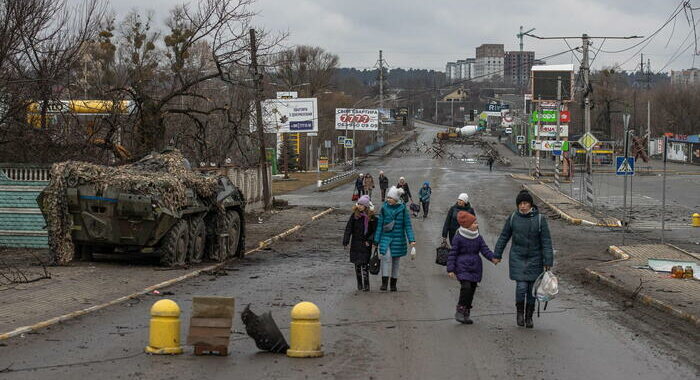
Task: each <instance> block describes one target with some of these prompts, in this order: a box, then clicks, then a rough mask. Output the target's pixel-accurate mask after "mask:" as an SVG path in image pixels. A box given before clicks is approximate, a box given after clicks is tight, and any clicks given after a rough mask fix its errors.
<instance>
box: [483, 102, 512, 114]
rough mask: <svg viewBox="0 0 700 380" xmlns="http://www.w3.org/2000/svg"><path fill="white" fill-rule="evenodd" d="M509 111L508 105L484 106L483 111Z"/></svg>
mask: <svg viewBox="0 0 700 380" xmlns="http://www.w3.org/2000/svg"><path fill="white" fill-rule="evenodd" d="M505 109H510V105H508V104H486V105H484V110H485V111H487V112H501V110H505Z"/></svg>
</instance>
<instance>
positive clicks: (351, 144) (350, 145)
mask: <svg viewBox="0 0 700 380" xmlns="http://www.w3.org/2000/svg"><path fill="white" fill-rule="evenodd" d="M343 145H345V149H353V148H354V147H355V144H354V140H353V139H348V138H346V139H345V141H344V142H343Z"/></svg>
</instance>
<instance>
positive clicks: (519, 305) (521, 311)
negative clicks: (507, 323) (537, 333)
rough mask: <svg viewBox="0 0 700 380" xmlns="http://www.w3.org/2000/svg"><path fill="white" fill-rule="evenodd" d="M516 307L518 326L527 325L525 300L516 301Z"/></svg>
mask: <svg viewBox="0 0 700 380" xmlns="http://www.w3.org/2000/svg"><path fill="white" fill-rule="evenodd" d="M515 309H516V314H515V320H516V321H517V322H518V326H520V327H523V326H525V302H516V303H515Z"/></svg>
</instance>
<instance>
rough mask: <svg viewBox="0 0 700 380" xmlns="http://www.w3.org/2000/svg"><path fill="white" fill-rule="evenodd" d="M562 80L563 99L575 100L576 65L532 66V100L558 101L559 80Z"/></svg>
mask: <svg viewBox="0 0 700 380" xmlns="http://www.w3.org/2000/svg"><path fill="white" fill-rule="evenodd" d="M558 77H559V78H561V99H562V101H564V102H566V101H571V100H572V99H573V98H572V97H573V85H574V65H571V64H566V65H543V66H532V75H531V83H532V100H533V101H535V102H536V101H541V100H550V101H552V100H557V78H558Z"/></svg>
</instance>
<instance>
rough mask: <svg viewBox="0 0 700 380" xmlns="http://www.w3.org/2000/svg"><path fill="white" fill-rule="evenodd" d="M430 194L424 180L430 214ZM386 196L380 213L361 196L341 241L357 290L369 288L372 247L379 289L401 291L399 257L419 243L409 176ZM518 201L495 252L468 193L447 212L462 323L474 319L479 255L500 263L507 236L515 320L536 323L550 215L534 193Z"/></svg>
mask: <svg viewBox="0 0 700 380" xmlns="http://www.w3.org/2000/svg"><path fill="white" fill-rule="evenodd" d="M382 178H386V177H385V176H384V173H383V172H380V185H381V183H382ZM386 182H387V183H388V180H386ZM431 194H432V189H431V188H430V183H428V182H425V183H424V184H423V186H422V187H421V189H420V191H419V198H420V202H421V205H422V208H423V213H424V214H423V215H424V217H426V216H427V214H428V209H429V205H430V196H431ZM382 195H383V196H382V200H383V201H384V203H383V204H382V206H381V209H380V210H379V211H378V213H376V214H375V210H374V206H373V205H372V203H371V200H370V198H369V196H368V195H363V196H362V197H360V199H359V200H358V202H357V204H356V205H355V206H353V212H352V215H351V216H350V219H349V220H348V223H347V225H346V228H345V234H344V238H343V245H344V246H347V245H348V244H349V245H350V261H351V262H352V263H354V264H355V272H356V275H357V286H358V289H359V290H364V291H369V290H370V286H369V274H368V267H367V265H368V263H369V261H370V257H371V255H372V249H373V247H374V248H375V249H376V250H377V251H378V253H379V255H380V256H381V277H382V279H381V281H382V285H381V287H380V290H383V291H384V290H387V289H389V290H391V291H397V281H398V274H399V267H400V259H401V258H402V257H404V256H406V255H407V254H408V245H409V244H410V245H411V247H415V245H416V239H415V235H414V233H413V226H412V224H411V217H410V215H409V210H408V207H406V204H407V202H408V201H412V199H411V196H410V189H409V188H408V183H407V182H406V180H405V178H403V177H401V178H400V179H399V183H398V184H397V186H392V187H391V188H389V189H388V190H387V191H386V193H385V192H384V191H383V192H382ZM515 203H516V210H515V211H513V212H512V213H511V214H510V215H509V216H508V217H507V218H506V221H505V224H504V226H503V228H502V230H501V233H500V236H499V238H498V241H497V242H496V246H495V249H494V251H491V249H490V248H489V247H488V245H487V244H486V242H485V241H484V238H483V237H482V236H481V235H480V233H479V224H478V223H477V217H476V212H475V211H474V208H473V207H472V204H471V203H470V201H469V196H468V194H467V193H461V194H459V196H458V197H457V201H456V203H455V204H454V205H453V206H451V207H450V209H449V210H448V211H447V215H446V216H445V221H444V223H443V228H442V239H443V244H444V245H445V246H447V243H448V242H449V246H450V251H449V255H448V259H447V268H446V270H447V274H448V276H449V277H450V278H452V279H456V280H458V281H459V282H460V293H459V299H458V302H457V307H456V312H455V319H456V320H457V321H459V322H461V323H465V324H471V323H473V321H472V320H471V318H470V314H471V309H472V302H473V299H474V294H475V293H476V289H477V286H478V284H479V282H481V280H482V276H483V266H482V259H481V258H480V257H479V256H480V255H481V256H484V258H486V259H487V260H489V261H490V262H492V263H493V264H494V265H496V264H498V263H499V262H500V261H501V259H502V257H503V252H504V250H505V248H506V245H507V244H508V241H510V240H512V244H511V249H510V252H509V258H508V268H509V274H510V279H511V280H513V281H515V283H516V286H515V308H516V323H517V325H518V326H525V327H528V328H532V327H533V320H532V316H533V313H534V309H535V302H536V299H535V297H534V295H533V286H534V283H535V281H536V280H537V278H538V277H539V276H540V275H541V274H542V273H543V272H544V271H546V270H549V269H550V268H551V267H552V265H553V261H554V254H553V250H552V240H551V235H550V232H549V225H548V223H547V219H546V218H545V217H544V216H543V215H542V214H541V213H540V212H539V210H538V208H537V207H536V206H535V203H534V200H533V198H532V195H531V194H530V193H529V192H528V191H526V190H523V191H521V192H520V193H518V195H517V197H516V199H515ZM448 239H449V240H448ZM407 242H408V244H407Z"/></svg>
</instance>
